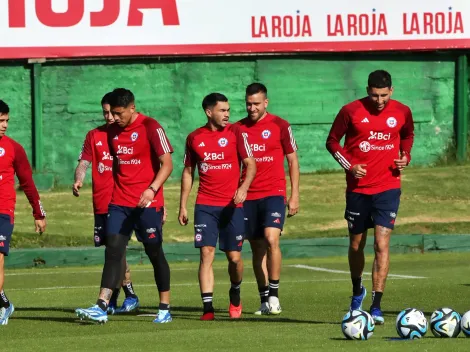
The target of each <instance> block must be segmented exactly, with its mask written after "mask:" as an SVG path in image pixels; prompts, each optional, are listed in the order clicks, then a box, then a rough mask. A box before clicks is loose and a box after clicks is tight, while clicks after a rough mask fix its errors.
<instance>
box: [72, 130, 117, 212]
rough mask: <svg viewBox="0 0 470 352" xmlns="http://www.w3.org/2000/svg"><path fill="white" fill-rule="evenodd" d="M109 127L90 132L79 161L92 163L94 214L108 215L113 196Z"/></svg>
mask: <svg viewBox="0 0 470 352" xmlns="http://www.w3.org/2000/svg"><path fill="white" fill-rule="evenodd" d="M107 129H108V127H107V125H103V126H100V127H98V128H95V129H93V130H91V131H89V132H88V133H87V135H86V137H85V142H84V143H83V147H82V152H81V153H80V156H79V157H78V161H80V160H86V161H89V162H90V163H91V167H92V169H91V170H92V171H91V178H92V189H93V212H94V213H95V214H106V213H108V205H109V203H110V202H111V196H112V194H113V185H114V180H113V157H112V156H111V154H110V153H109V147H108V134H107Z"/></svg>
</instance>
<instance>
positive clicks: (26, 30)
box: [0, 0, 470, 147]
mask: <svg viewBox="0 0 470 352" xmlns="http://www.w3.org/2000/svg"><path fill="white" fill-rule="evenodd" d="M449 6H451V7H449ZM204 9H205V10H204V13H202V12H201V1H194V0H73V1H72V0H3V1H0V33H2V35H1V36H0V59H22V58H56V57H95V56H143V55H209V54H216V55H222V54H237V53H239V54H242V53H250V54H253V53H268V52H269V53H276V52H318V51H321V52H331V51H333V52H350V51H384V50H387V51H389V50H419V49H428V50H440V49H466V48H470V33H469V32H468V28H469V26H470V1H468V0H452V2H451V3H449V4H445V3H443V2H442V0H427V1H425V2H422V1H421V2H420V1H409V0H395V1H393V2H392V3H387V4H386V5H385V4H382V3H377V1H373V0H361V1H360V4H359V5H358V4H356V3H354V2H351V1H348V0H332V1H330V2H318V1H311V0H296V1H295V2H289V1H272V0H258V1H256V2H255V3H253V2H252V1H251V0H236V1H235V0H224V1H221V0H204ZM221 13H229V14H230V16H220V14H221ZM208 17H210V18H212V19H213V20H211V21H209V22H208V21H207V18H208ZM220 28H225V29H226V30H224V31H220V30H219V29H220ZM160 139H161V138H160ZM163 143H165V142H164V141H163ZM168 147H169V146H168Z"/></svg>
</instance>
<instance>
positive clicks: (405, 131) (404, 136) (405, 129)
mask: <svg viewBox="0 0 470 352" xmlns="http://www.w3.org/2000/svg"><path fill="white" fill-rule="evenodd" d="M414 129H415V128H414V123H413V115H412V113H411V110H410V109H409V108H408V109H407V110H406V112H405V124H404V125H403V126H402V128H401V130H400V151H401V152H403V153H405V154H406V156H407V157H408V163H410V161H411V148H412V147H413V141H414V136H415V133H414Z"/></svg>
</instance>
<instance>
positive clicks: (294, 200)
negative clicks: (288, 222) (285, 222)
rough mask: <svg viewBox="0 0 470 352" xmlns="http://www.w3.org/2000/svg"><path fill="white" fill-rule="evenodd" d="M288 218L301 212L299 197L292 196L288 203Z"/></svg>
mask: <svg viewBox="0 0 470 352" xmlns="http://www.w3.org/2000/svg"><path fill="white" fill-rule="evenodd" d="M287 209H288V210H289V212H288V213H287V217H288V218H290V217H292V216H294V215H295V214H297V213H298V212H299V196H298V195H297V196H291V197H290V198H289V201H288V202H287Z"/></svg>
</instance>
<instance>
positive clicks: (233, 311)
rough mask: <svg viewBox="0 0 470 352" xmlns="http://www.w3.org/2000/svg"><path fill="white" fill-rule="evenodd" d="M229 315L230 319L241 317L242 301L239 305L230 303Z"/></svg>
mask: <svg viewBox="0 0 470 352" xmlns="http://www.w3.org/2000/svg"><path fill="white" fill-rule="evenodd" d="M228 315H229V317H230V319H240V318H241V316H242V302H240V305H239V306H238V307H237V306H234V305H233V304H232V303H230V306H229V307H228Z"/></svg>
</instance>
